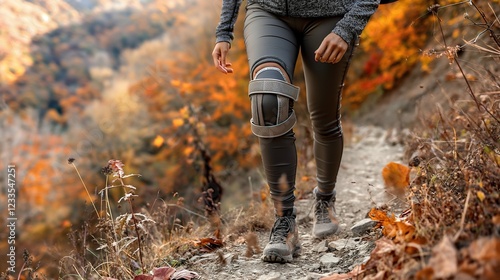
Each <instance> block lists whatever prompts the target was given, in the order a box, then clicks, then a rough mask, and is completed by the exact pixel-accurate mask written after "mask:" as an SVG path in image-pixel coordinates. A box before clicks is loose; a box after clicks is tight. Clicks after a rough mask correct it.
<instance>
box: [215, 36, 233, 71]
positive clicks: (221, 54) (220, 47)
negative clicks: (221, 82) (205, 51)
mask: <svg viewBox="0 0 500 280" xmlns="http://www.w3.org/2000/svg"><path fill="white" fill-rule="evenodd" d="M230 48H231V46H230V44H229V43H228V42H219V43H217V44H215V47H214V50H213V51H212V59H213V61H214V66H215V68H217V70H219V71H220V72H222V73H224V74H228V73H233V69H232V68H230V66H231V63H228V62H226V57H227V54H228V52H229V49H230Z"/></svg>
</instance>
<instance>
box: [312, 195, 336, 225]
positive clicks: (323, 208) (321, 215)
mask: <svg viewBox="0 0 500 280" xmlns="http://www.w3.org/2000/svg"><path fill="white" fill-rule="evenodd" d="M316 203H317V204H316V207H315V208H314V215H315V216H316V220H317V221H318V223H321V224H324V223H331V222H332V220H331V219H330V214H329V213H328V208H329V207H330V202H329V201H326V200H318V201H316Z"/></svg>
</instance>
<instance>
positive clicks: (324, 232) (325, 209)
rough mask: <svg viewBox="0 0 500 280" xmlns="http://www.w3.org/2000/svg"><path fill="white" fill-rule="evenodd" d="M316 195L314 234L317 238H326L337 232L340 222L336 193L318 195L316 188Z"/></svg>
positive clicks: (314, 192)
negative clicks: (336, 207)
mask: <svg viewBox="0 0 500 280" xmlns="http://www.w3.org/2000/svg"><path fill="white" fill-rule="evenodd" d="M313 194H314V224H313V230H312V234H313V236H314V237H316V238H325V237H327V236H329V235H332V234H334V233H336V232H337V230H338V229H339V222H338V220H337V217H336V213H335V191H333V193H332V194H329V195H322V194H319V193H318V188H317V187H316V188H315V189H314V191H313Z"/></svg>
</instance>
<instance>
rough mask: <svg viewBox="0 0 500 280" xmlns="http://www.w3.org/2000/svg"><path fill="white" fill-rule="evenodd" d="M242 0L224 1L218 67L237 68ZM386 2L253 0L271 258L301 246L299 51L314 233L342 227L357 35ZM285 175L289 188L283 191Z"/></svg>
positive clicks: (254, 86)
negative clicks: (349, 83)
mask: <svg viewBox="0 0 500 280" xmlns="http://www.w3.org/2000/svg"><path fill="white" fill-rule="evenodd" d="M241 2H242V1H241V0H223V1H222V11H221V17H220V22H219V24H218V26H217V28H216V44H215V47H214V50H213V52H212V57H213V61H214V65H215V67H216V68H217V69H218V70H219V71H220V72H222V73H225V74H228V73H232V72H233V69H232V68H231V64H230V63H228V61H227V60H226V58H227V54H228V51H229V49H230V48H231V41H232V39H233V38H234V37H233V28H234V24H235V22H236V18H237V16H238V10H239V7H240V4H241ZM379 2H380V0H318V1H310V0H247V7H246V17H245V26H244V37H245V44H246V51H247V55H248V61H249V64H250V73H251V74H250V75H251V77H250V83H249V96H250V101H251V108H252V109H251V110H252V119H251V120H250V123H251V127H252V132H253V133H254V134H255V135H256V136H257V137H258V138H259V142H260V148H261V154H262V161H263V165H264V169H265V174H266V179H267V182H268V184H269V188H270V192H271V198H272V200H273V203H274V207H275V215H276V221H275V223H274V226H273V229H272V231H271V235H270V238H269V243H268V244H267V245H266V247H265V249H264V252H263V257H262V259H263V261H266V262H280V263H285V262H290V261H292V259H293V256H295V255H296V254H297V253H298V252H299V250H300V244H299V241H298V231H297V224H296V210H295V208H294V201H295V196H294V190H295V176H296V169H297V152H296V148H295V134H294V132H293V126H294V124H295V122H296V117H295V113H294V110H293V103H294V101H297V99H298V95H299V88H298V87H296V86H294V85H293V71H294V68H295V63H296V61H297V57H298V54H299V51H300V53H301V55H302V63H303V70H304V76H305V81H306V90H307V107H308V111H309V114H310V118H311V121H312V127H313V131H314V155H315V160H316V166H317V187H316V188H315V189H314V191H313V193H314V197H315V202H314V225H313V236H315V237H316V238H324V237H326V236H329V235H331V234H334V233H335V232H336V231H337V230H338V221H337V220H336V218H335V215H334V214H335V208H334V202H335V183H336V180H337V173H338V170H339V166H340V161H341V158H342V151H343V138H342V128H341V123H340V98H341V92H342V88H343V85H344V78H345V74H346V72H347V69H348V66H349V62H350V59H351V55H352V53H353V50H354V46H355V44H356V42H357V39H358V37H359V35H360V34H361V32H362V31H363V29H364V28H365V26H366V24H367V22H368V20H369V19H370V17H371V15H372V14H373V13H374V12H375V11H376V10H377V7H378V5H379ZM283 178H284V179H285V181H286V187H285V188H283V187H282V186H281V185H282V182H283Z"/></svg>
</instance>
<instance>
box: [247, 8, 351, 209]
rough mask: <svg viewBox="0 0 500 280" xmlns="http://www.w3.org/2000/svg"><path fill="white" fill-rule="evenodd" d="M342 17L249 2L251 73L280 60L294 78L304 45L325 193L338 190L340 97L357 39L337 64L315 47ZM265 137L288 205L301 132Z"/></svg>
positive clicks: (276, 185) (269, 170) (276, 196)
mask: <svg viewBox="0 0 500 280" xmlns="http://www.w3.org/2000/svg"><path fill="white" fill-rule="evenodd" d="M339 19H340V18H339V17H324V18H296V17H283V16H276V15H274V14H271V13H269V12H266V11H264V10H262V9H261V8H260V7H259V6H258V5H257V4H252V5H249V6H248V7H247V13H246V18H245V27H244V28H245V29H244V36H245V44H246V51H247V55H248V60H249V65H250V69H251V70H250V73H253V72H254V69H255V68H256V67H258V66H259V65H260V64H262V63H268V62H274V63H277V64H278V65H280V66H281V67H282V68H284V69H285V71H286V74H287V75H288V77H289V78H290V81H292V78H293V72H294V68H295V64H296V61H297V57H298V54H299V50H300V51H301V55H302V64H303V70H304V75H305V81H306V90H307V108H308V111H309V114H310V118H311V121H312V127H313V131H314V155H315V159H316V165H317V182H318V191H319V192H320V193H322V194H325V195H328V194H331V193H333V191H334V188H335V183H336V180H337V174H338V170H339V167H340V161H341V159H342V151H343V138H342V128H341V124H340V99H341V92H342V88H343V83H344V78H345V74H346V72H347V68H348V66H349V62H350V58H351V56H352V52H353V49H354V47H353V44H351V46H350V47H349V49H348V50H347V53H346V54H345V55H344V57H343V58H342V60H341V61H340V62H338V63H336V64H331V63H321V62H316V61H315V60H314V51H315V50H316V49H317V48H318V47H319V45H320V44H321V42H322V41H323V39H324V38H325V36H326V35H328V34H329V33H330V32H331V31H332V30H333V28H334V27H335V25H336V24H337V22H338V20H339ZM253 78H254V77H252V79H253ZM259 141H260V147H261V153H262V161H263V165H264V169H265V174H266V178H267V181H268V184H269V188H270V190H271V197H272V199H273V201H274V204H275V207H277V208H278V207H279V208H281V209H283V210H288V209H290V208H293V204H294V201H295V196H294V195H293V192H294V190H295V176H296V170H297V151H296V148H295V134H294V133H293V131H289V132H288V133H287V134H285V135H283V136H280V137H277V138H259ZM283 175H285V177H284V178H285V179H286V184H285V186H283V181H280V178H282V177H283ZM281 180H282V179H281ZM280 183H281V184H280Z"/></svg>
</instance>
